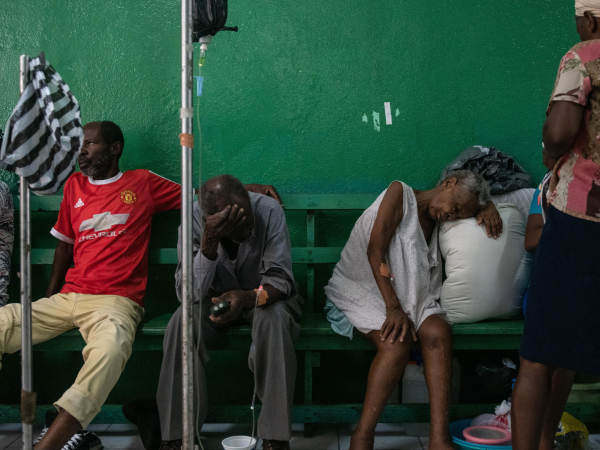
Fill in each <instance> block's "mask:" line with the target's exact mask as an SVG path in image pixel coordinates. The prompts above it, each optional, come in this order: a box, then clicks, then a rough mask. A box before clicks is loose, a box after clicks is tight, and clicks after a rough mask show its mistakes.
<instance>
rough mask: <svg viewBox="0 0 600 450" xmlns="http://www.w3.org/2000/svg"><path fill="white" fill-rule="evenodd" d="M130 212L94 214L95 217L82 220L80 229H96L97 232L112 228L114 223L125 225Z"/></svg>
mask: <svg viewBox="0 0 600 450" xmlns="http://www.w3.org/2000/svg"><path fill="white" fill-rule="evenodd" d="M128 218H129V214H111V213H110V211H109V212H104V213H100V214H94V217H92V218H91V219H88V220H84V221H83V222H81V226H80V227H79V231H80V232H81V231H86V230H94V231H96V232H98V231H103V230H110V228H111V227H112V226H113V225H125V224H126V223H127V219H128Z"/></svg>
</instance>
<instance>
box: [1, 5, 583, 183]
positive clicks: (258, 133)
mask: <svg viewBox="0 0 600 450" xmlns="http://www.w3.org/2000/svg"><path fill="white" fill-rule="evenodd" d="M230 3H231V4H230V11H229V20H228V24H230V25H237V26H239V27H240V31H239V33H229V32H222V33H219V34H218V35H217V36H216V37H215V38H214V40H213V42H214V43H213V44H212V45H211V46H210V49H209V53H208V57H207V62H206V65H205V67H204V69H203V75H204V76H205V83H204V96H203V97H201V100H202V103H201V105H200V111H201V117H202V118H201V120H202V130H203V135H202V163H203V166H202V175H203V177H209V176H212V175H216V174H219V173H224V172H229V173H232V174H234V175H237V176H238V177H240V178H241V179H242V180H243V181H246V182H250V181H258V182H265V183H267V182H269V183H273V184H275V185H276V186H277V187H278V188H279V189H280V190H281V191H283V192H375V191H380V190H382V189H383V188H385V187H386V186H387V184H388V183H389V182H390V181H391V180H394V179H402V180H403V181H405V182H407V183H409V184H411V185H413V186H414V187H421V188H423V187H430V186H432V185H433V183H434V182H435V180H436V178H437V176H438V174H439V173H440V171H441V169H442V167H443V166H444V164H445V163H447V162H448V161H449V160H451V159H452V158H453V157H454V156H456V155H457V154H458V153H459V152H460V151H461V150H462V149H464V148H465V147H467V146H470V145H472V144H484V145H493V146H497V147H499V148H500V149H502V150H504V151H506V152H509V153H511V154H513V155H514V156H515V157H516V158H517V160H518V161H519V162H521V163H522V164H523V165H524V166H525V168H526V169H527V170H528V171H530V172H531V173H532V175H533V176H534V178H539V177H541V176H542V174H543V172H544V169H543V167H542V165H541V157H540V149H541V145H540V144H541V128H542V123H543V120H544V111H545V107H546V104H547V100H548V98H549V95H550V91H551V89H552V86H553V82H554V77H555V74H556V70H557V67H558V62H559V60H560V58H561V56H562V55H563V54H564V53H565V52H566V51H567V50H568V49H569V47H570V46H572V45H573V44H575V43H576V42H577V41H578V36H577V34H576V33H575V25H574V20H573V17H574V11H573V1H572V0H546V1H543V2H542V1H541V0H502V1H491V0H432V1H429V2H420V1H416V0H411V1H408V0H380V1H378V2H374V1H373V0H329V1H317V0H303V1H297V0H252V1H248V0H231V1H230ZM378 5H379V6H378ZM0 24H1V25H0V123H1V124H2V125H0V127H2V128H4V123H5V122H6V120H7V119H8V117H9V114H10V112H11V111H12V108H13V107H14V106H15V105H16V102H17V100H18V60H19V58H18V57H19V54H21V53H26V54H29V55H31V56H35V55H37V54H38V53H39V51H40V50H44V51H45V52H46V56H47V59H48V60H49V61H50V63H51V64H52V65H53V66H54V67H55V68H56V69H57V71H58V72H59V73H60V74H61V75H62V76H63V78H64V79H65V80H66V82H67V83H68V84H69V86H70V87H71V89H72V91H73V92H74V94H75V96H76V97H77V99H78V100H79V102H80V104H81V110H82V118H83V120H84V122H87V121H92V120H103V119H108V120H113V121H115V122H117V123H118V124H120V125H121V127H122V128H123V130H124V133H125V141H126V145H125V154H124V156H123V160H122V168H123V169H135V168H148V169H151V170H153V171H155V172H158V173H160V174H162V175H164V176H167V177H169V178H172V179H174V180H178V181H179V180H180V172H179V146H178V137H177V136H178V134H179V109H178V108H179V98H180V79H179V73H180V67H179V64H180V62H179V61H180V29H179V28H180V17H179V1H177V0H146V1H142V0H126V1H124V0H103V1H101V2H98V1H89V0H87V1H75V0H51V1H41V0H35V1H34V0H2V2H1V3H0ZM195 48H196V50H197V49H198V44H196V45H195ZM196 54H197V53H196ZM196 68H197V66H196ZM194 99H196V97H194ZM384 102H390V103H391V108H392V112H393V124H392V125H386V124H385V116H384V110H383V108H384V107H383V104H384ZM396 109H398V110H399V115H398V116H396ZM374 111H375V112H378V113H379V114H380V121H381V126H380V131H376V130H375V129H374V124H373V112H374ZM365 114H366V117H367V119H368V122H367V123H365V122H363V115H365ZM194 120H195V119H194ZM197 134H198V133H197V132H196V135H197ZM197 145H198V137H196V147H197ZM196 162H197V164H196V170H195V176H196V180H198V162H199V158H198V155H196Z"/></svg>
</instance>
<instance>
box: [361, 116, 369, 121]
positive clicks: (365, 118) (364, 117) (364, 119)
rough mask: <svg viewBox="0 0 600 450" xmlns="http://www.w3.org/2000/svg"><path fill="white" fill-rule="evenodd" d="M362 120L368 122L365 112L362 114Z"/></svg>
mask: <svg viewBox="0 0 600 450" xmlns="http://www.w3.org/2000/svg"><path fill="white" fill-rule="evenodd" d="M362 121H363V122H364V123H369V118H368V117H367V115H366V114H363V117H362Z"/></svg>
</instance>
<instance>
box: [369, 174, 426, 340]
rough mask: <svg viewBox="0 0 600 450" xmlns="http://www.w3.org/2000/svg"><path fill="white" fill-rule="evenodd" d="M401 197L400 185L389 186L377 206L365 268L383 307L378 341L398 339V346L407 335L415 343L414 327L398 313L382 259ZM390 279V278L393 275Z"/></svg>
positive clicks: (397, 217) (401, 211) (397, 218)
mask: <svg viewBox="0 0 600 450" xmlns="http://www.w3.org/2000/svg"><path fill="white" fill-rule="evenodd" d="M403 196H404V188H403V187H402V183H400V182H398V181H395V182H394V183H392V184H391V185H390V187H389V188H388V190H387V192H386V193H385V195H384V197H383V200H382V201H381V205H379V210H378V211H377V218H376V219H375V224H374V225H373V230H372V231H371V237H370V239H369V246H368V248H367V257H368V258H369V264H370V265H371V270H372V271H373V276H374V277H375V282H376V283H377V287H378V288H379V291H380V292H381V295H382V296H383V300H384V301H385V306H386V316H387V317H386V321H385V323H384V324H383V326H382V327H381V340H382V341H385V340H386V339H387V338H388V336H389V337H390V341H391V342H394V341H395V340H396V339H397V338H398V336H400V342H404V339H405V338H406V337H407V335H408V334H409V333H410V334H412V337H413V339H414V340H415V341H416V340H417V336H416V333H415V327H414V324H413V323H412V321H411V320H410V318H409V317H408V316H407V315H406V313H405V312H404V311H403V310H402V307H401V305H400V301H399V300H398V297H397V296H396V292H394V288H393V287H392V281H391V279H390V277H389V275H388V274H389V268H388V265H387V259H386V254H387V251H388V248H389V246H390V242H391V241H392V238H393V237H394V234H395V232H396V228H398V225H400V222H401V221H402V218H403V217H404V201H403ZM391 275H392V276H393V273H392V274H391Z"/></svg>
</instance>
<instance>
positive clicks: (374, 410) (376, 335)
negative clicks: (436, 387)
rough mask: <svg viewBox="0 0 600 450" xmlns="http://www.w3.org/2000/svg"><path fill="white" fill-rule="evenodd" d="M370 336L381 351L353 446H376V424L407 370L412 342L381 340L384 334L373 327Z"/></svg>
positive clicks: (357, 449)
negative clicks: (373, 329)
mask: <svg viewBox="0 0 600 450" xmlns="http://www.w3.org/2000/svg"><path fill="white" fill-rule="evenodd" d="M367 337H368V338H369V340H370V341H371V342H373V343H374V344H375V346H376V347H377V354H376V355H375V359H373V362H372V363H371V369H370V370H369V380H368V382H367V394H366V395H365V403H364V405H363V410H362V414H361V416H360V421H359V422H358V426H357V427H356V429H355V430H354V432H353V433H352V438H351V440H350V450H372V449H373V444H374V440H375V427H376V426H377V422H378V421H379V418H380V417H381V413H382V412H383V408H384V407H385V405H386V403H387V401H388V399H389V398H390V395H391V393H392V391H393V389H394V386H396V385H397V384H398V382H399V381H400V377H401V376H402V374H403V373H404V369H405V368H406V364H407V363H408V358H409V356H410V347H411V344H412V340H410V339H406V340H405V341H404V342H400V340H396V341H395V342H394V343H393V344H391V343H390V342H389V339H388V340H387V341H385V342H381V334H380V332H379V331H378V330H375V331H371V332H370V333H368V334H367Z"/></svg>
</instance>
